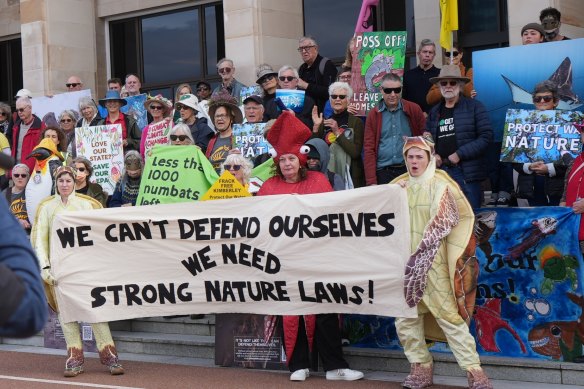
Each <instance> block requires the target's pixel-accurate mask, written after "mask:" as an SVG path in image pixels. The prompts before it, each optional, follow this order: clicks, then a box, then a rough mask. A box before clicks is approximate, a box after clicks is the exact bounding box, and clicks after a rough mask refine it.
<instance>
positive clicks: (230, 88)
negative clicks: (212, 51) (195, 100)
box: [213, 58, 247, 104]
mask: <svg viewBox="0 0 584 389" xmlns="http://www.w3.org/2000/svg"><path fill="white" fill-rule="evenodd" d="M217 73H219V76H220V77H221V84H219V85H218V86H217V88H215V89H214V90H213V94H215V93H219V91H220V90H221V89H225V90H226V91H227V93H229V94H230V95H231V96H233V97H235V98H236V99H237V102H238V103H239V104H241V99H240V96H241V90H242V89H243V88H247V85H244V84H242V83H241V82H239V81H237V80H236V79H235V66H234V65H233V61H232V60H230V59H229V58H223V59H220V60H219V62H217Z"/></svg>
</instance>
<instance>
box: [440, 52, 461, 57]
mask: <svg viewBox="0 0 584 389" xmlns="http://www.w3.org/2000/svg"><path fill="white" fill-rule="evenodd" d="M450 54H452V56H453V57H458V54H460V53H459V52H458V51H453V52H452V53H450V51H447V52H446V53H444V55H445V56H446V57H448V58H450Z"/></svg>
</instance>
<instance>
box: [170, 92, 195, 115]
mask: <svg viewBox="0 0 584 389" xmlns="http://www.w3.org/2000/svg"><path fill="white" fill-rule="evenodd" d="M179 105H184V106H186V107H189V108H192V109H194V110H195V111H197V112H200V111H201V107H200V106H199V99H197V96H195V95H193V94H190V93H187V94H185V95H182V96H181V97H180V99H179V100H178V101H177V102H176V103H174V108H175V109H177V106H179Z"/></svg>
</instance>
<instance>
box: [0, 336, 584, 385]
mask: <svg viewBox="0 0 584 389" xmlns="http://www.w3.org/2000/svg"><path fill="white" fill-rule="evenodd" d="M10 349H12V350H19V351H5V350H10ZM29 349H30V348H29ZM33 349H35V350H34V352H23V350H28V349H27V348H26V347H21V346H8V345H2V346H0V388H1V389H41V388H43V389H45V388H48V389H59V388H67V389H71V388H122V389H124V388H126V389H138V388H144V389H158V388H164V389H167V388H168V389H174V388H181V389H185V388H201V389H205V388H212V389H218V388H221V389H223V388H238V389H239V388H241V389H246V388H250V389H251V388H254V389H256V388H259V389H272V388H296V389H299V388H323V389H328V388H330V389H333V388H334V389H339V388H341V389H342V388H357V389H359V388H368V389H369V388H371V389H375V388H384V389H397V388H401V385H400V382H401V381H402V380H403V378H404V376H405V374H399V373H386V372H376V371H368V372H365V379H364V380H360V381H353V382H340V381H336V382H335V381H327V380H326V379H325V378H324V375H323V373H316V374H313V375H311V377H309V378H308V380H307V381H306V382H304V383H299V382H290V381H289V380H288V377H289V375H288V373H287V372H274V371H259V370H247V369H240V368H221V367H210V366H200V365H209V361H205V360H197V359H195V358H174V357H160V356H148V355H140V354H121V355H120V359H121V361H122V363H123V365H124V368H125V369H126V374H125V375H123V376H117V377H112V376H110V375H109V372H108V371H107V369H106V368H105V367H104V366H102V365H101V364H100V363H99V360H98V359H96V354H95V353H87V354H86V362H85V373H83V374H81V375H79V376H77V377H75V378H64V377H63V369H64V363H65V354H64V351H63V350H50V351H47V349H42V348H33ZM39 349H40V350H43V351H42V352H45V354H39V353H38V352H39V351H40V350H39ZM3 350H4V351H3ZM152 361H154V362H152ZM434 382H435V383H436V385H434V386H432V388H433V389H454V388H462V387H466V379H464V378H462V377H440V376H437V377H435V379H434ZM493 384H494V387H495V388H497V389H525V388H529V389H574V388H584V386H575V385H550V384H537V383H524V382H516V381H494V382H493Z"/></svg>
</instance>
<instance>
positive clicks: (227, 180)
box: [201, 170, 251, 200]
mask: <svg viewBox="0 0 584 389" xmlns="http://www.w3.org/2000/svg"><path fill="white" fill-rule="evenodd" d="M249 196H251V194H250V193H249V192H248V191H247V190H246V189H245V188H244V187H243V185H241V184H240V183H239V181H237V180H236V179H235V177H233V174H231V173H230V172H229V171H227V170H225V171H224V172H223V174H221V176H220V177H219V179H218V180H217V181H215V183H214V184H213V185H211V188H209V190H208V191H207V193H205V194H204V195H203V197H201V200H224V199H233V198H237V197H249Z"/></svg>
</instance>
